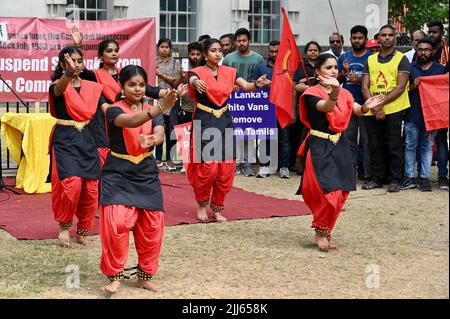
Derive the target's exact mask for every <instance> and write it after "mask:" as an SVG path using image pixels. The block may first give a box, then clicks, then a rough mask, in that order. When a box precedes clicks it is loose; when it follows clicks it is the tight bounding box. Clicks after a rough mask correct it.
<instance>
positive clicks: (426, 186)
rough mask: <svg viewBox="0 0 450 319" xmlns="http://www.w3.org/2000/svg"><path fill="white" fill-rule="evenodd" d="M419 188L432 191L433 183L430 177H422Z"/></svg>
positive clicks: (423, 190)
mask: <svg viewBox="0 0 450 319" xmlns="http://www.w3.org/2000/svg"><path fill="white" fill-rule="evenodd" d="M417 188H418V189H420V190H421V191H422V192H431V184H430V180H429V179H428V178H421V179H420V182H419V184H417Z"/></svg>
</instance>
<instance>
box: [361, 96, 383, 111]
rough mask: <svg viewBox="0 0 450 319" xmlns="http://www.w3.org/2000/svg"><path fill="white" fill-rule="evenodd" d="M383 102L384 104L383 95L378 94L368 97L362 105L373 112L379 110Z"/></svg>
mask: <svg viewBox="0 0 450 319" xmlns="http://www.w3.org/2000/svg"><path fill="white" fill-rule="evenodd" d="M383 102H384V95H382V94H379V95H375V96H372V97H370V98H369V99H367V101H366V102H365V103H364V104H365V106H366V107H367V108H368V109H369V110H373V109H377V108H379V106H380V105H382V104H383Z"/></svg>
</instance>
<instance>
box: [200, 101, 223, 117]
mask: <svg viewBox="0 0 450 319" xmlns="http://www.w3.org/2000/svg"><path fill="white" fill-rule="evenodd" d="M197 108H199V109H200V110H202V111H205V112H208V113H211V114H212V115H214V116H215V117H217V118H220V117H221V116H222V114H223V113H225V112H226V111H227V110H228V104H227V105H225V106H224V107H223V108H221V109H218V110H216V109H213V108H210V107H208V106H206V105H203V104H200V103H197Z"/></svg>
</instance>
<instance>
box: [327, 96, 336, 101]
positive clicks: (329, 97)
mask: <svg viewBox="0 0 450 319" xmlns="http://www.w3.org/2000/svg"><path fill="white" fill-rule="evenodd" d="M328 99H330V100H331V101H334V102H337V100H338V98H337V97H336V99H333V98H332V97H331V95H329V96H328Z"/></svg>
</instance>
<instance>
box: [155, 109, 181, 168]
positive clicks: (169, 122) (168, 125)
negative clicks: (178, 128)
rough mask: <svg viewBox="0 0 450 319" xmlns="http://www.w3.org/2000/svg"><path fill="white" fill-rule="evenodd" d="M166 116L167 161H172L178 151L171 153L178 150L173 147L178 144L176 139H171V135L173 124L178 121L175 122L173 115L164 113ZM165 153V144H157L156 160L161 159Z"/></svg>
mask: <svg viewBox="0 0 450 319" xmlns="http://www.w3.org/2000/svg"><path fill="white" fill-rule="evenodd" d="M163 117H164V125H165V130H164V133H165V141H166V161H170V160H171V159H172V157H175V156H176V153H174V154H171V152H172V151H173V152H176V149H175V148H174V147H173V146H174V145H176V143H177V142H176V140H173V139H170V135H171V133H172V130H173V126H174V125H176V124H177V123H174V122H173V120H172V118H171V116H169V115H163ZM162 155H163V144H160V145H157V146H156V160H158V161H161V160H162Z"/></svg>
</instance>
